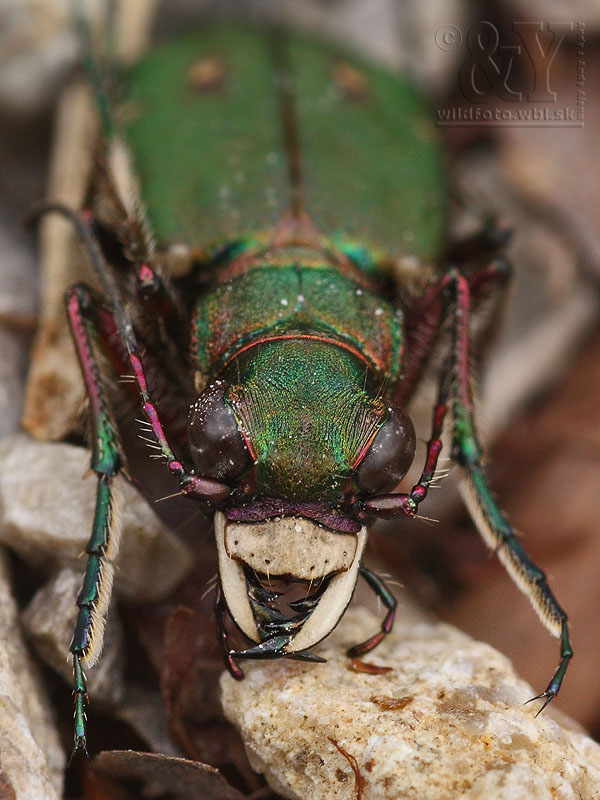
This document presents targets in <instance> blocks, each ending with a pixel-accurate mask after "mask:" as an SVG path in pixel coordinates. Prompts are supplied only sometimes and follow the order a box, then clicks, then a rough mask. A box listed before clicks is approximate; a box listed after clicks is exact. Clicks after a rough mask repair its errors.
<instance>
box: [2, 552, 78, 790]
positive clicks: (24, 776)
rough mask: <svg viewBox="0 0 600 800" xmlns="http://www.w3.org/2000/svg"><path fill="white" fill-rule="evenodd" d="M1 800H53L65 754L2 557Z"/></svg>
mask: <svg viewBox="0 0 600 800" xmlns="http://www.w3.org/2000/svg"><path fill="white" fill-rule="evenodd" d="M0 765H1V768H0V797H3V798H4V797H5V798H7V799H8V798H16V800H54V798H56V799H57V800H58V798H59V797H60V795H61V794H62V779H63V771H64V767H65V754H64V752H63V750H62V748H61V746H60V743H59V739H58V734H57V731H56V728H55V726H54V721H53V719H52V712H51V710H50V706H49V704H48V699H47V697H46V695H45V693H44V690H43V688H42V679H41V676H40V675H39V674H38V671H37V669H36V666H35V664H34V663H33V660H32V658H31V656H30V655H29V653H28V652H27V648H26V647H25V644H24V642H23V638H22V635H21V630H20V628H19V624H18V620H17V608H16V605H15V602H14V600H13V598H12V595H11V587H10V580H9V575H8V569H7V564H6V561H5V555H4V553H3V552H2V551H0Z"/></svg>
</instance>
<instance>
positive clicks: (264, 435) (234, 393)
mask: <svg viewBox="0 0 600 800" xmlns="http://www.w3.org/2000/svg"><path fill="white" fill-rule="evenodd" d="M364 383H365V369H364V367H362V368H361V366H360V365H359V364H358V362H357V361H356V359H355V358H354V357H353V356H352V354H350V353H349V352H348V351H347V350H345V349H342V348H341V347H338V346H336V345H332V344H331V343H329V342H321V341H315V340H313V339H308V338H305V339H283V340H279V341H273V342H269V343H266V344H264V345H262V346H259V347H255V348H253V352H252V356H251V357H250V358H249V359H248V360H247V361H246V364H245V365H244V366H243V368H242V369H241V372H240V375H239V380H238V382H237V383H236V384H235V385H233V386H232V387H231V389H230V390H229V392H228V395H227V402H228V403H229V404H230V405H231V408H232V409H233V411H234V413H235V416H236V418H237V419H238V422H239V425H240V429H241V430H242V432H243V434H244V437H245V439H246V442H247V444H248V447H249V449H250V451H251V453H252V456H253V459H254V463H255V465H256V473H257V474H256V477H257V483H258V488H259V491H260V493H261V494H264V495H266V496H268V497H281V498H285V499H289V500H298V501H303V500H330V501H333V502H335V501H336V500H338V499H339V498H340V496H341V494H342V492H343V490H344V487H345V485H346V484H347V482H348V480H349V479H351V476H352V471H353V467H354V465H355V463H356V461H357V460H358V458H359V456H360V454H361V452H362V450H364V448H365V447H366V446H368V444H369V443H370V442H371V440H372V439H373V437H374V436H375V434H376V432H377V430H378V428H379V427H380V425H381V423H382V420H383V419H384V417H385V414H386V406H385V403H384V402H383V401H382V400H381V399H374V398H372V397H369V395H368V394H367V392H366V391H365V389H364V388H363V387H364Z"/></svg>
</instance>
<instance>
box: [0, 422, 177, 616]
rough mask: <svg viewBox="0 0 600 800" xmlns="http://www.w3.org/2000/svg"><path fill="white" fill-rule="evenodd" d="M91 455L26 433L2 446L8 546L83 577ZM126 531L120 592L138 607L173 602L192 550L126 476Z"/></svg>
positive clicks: (3, 537) (1, 505)
mask: <svg viewBox="0 0 600 800" xmlns="http://www.w3.org/2000/svg"><path fill="white" fill-rule="evenodd" d="M89 465H90V455H89V452H88V451H87V450H85V449H84V448H81V447H74V446H72V445H68V444H49V443H40V442H35V441H33V440H32V439H30V438H29V437H28V436H26V435H24V434H19V435H16V436H12V437H10V438H9V439H5V440H4V441H2V442H0V542H1V543H3V544H5V545H7V546H8V547H10V548H11V549H13V550H15V552H17V553H18V554H19V555H20V556H21V557H22V558H23V559H24V560H25V561H27V562H28V563H30V564H32V565H35V566H37V567H41V568H43V569H46V570H48V571H49V572H53V571H55V570H57V569H60V568H62V567H65V566H69V567H72V568H73V569H75V570H77V571H79V573H80V575H83V571H84V569H85V559H84V558H83V557H82V553H83V552H84V550H85V547H86V544H87V542H88V539H89V536H90V532H91V525H92V519H93V515H94V503H95V494H96V481H95V478H94V476H93V475H89V476H88V477H86V478H85V479H84V477H83V476H84V475H85V473H86V472H88V470H89ZM115 484H116V485H117V486H118V490H119V492H120V493H121V495H122V497H123V503H122V520H123V534H122V538H121V549H120V551H119V556H118V559H117V565H118V568H117V569H116V570H115V590H116V592H117V593H118V594H119V596H120V597H122V598H124V599H127V600H132V601H135V602H153V601H155V600H158V599H160V598H162V597H165V596H166V595H167V594H168V593H169V592H170V591H171V590H172V589H173V588H174V587H175V586H176V585H177V584H178V583H179V581H180V580H181V579H182V578H183V576H184V575H185V573H186V571H187V569H188V568H189V567H190V565H191V554H190V552H189V550H188V548H187V547H186V546H185V545H184V544H183V543H182V542H181V541H180V540H179V539H178V538H177V537H176V536H175V535H174V534H173V533H171V532H170V531H168V530H167V529H166V528H165V527H164V525H163V524H162V523H161V522H160V520H159V519H158V517H157V516H156V515H155V514H154V512H153V511H152V509H151V508H150V506H149V505H148V503H147V502H146V501H145V500H144V498H143V497H142V496H141V495H140V494H139V492H137V490H136V489H134V488H133V487H132V486H131V485H130V484H128V483H127V482H126V481H125V480H124V479H123V478H120V477H119V478H117V479H116V481H115Z"/></svg>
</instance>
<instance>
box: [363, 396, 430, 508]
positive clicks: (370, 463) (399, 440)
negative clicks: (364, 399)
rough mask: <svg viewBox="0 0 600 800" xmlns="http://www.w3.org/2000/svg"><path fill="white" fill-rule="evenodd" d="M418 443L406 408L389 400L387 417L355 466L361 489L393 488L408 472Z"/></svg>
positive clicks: (378, 491) (384, 490)
mask: <svg viewBox="0 0 600 800" xmlns="http://www.w3.org/2000/svg"><path fill="white" fill-rule="evenodd" d="M415 446H416V440H415V429H414V427H413V424H412V421H411V418H410V417H409V416H408V414H407V413H406V411H404V409H402V408H400V407H399V406H396V405H392V404H390V405H389V406H388V415H387V419H386V420H385V422H384V423H383V425H382V426H381V428H380V429H379V430H378V431H377V434H376V436H375V438H374V439H373V442H372V444H371V446H370V448H369V449H368V450H367V452H366V454H365V456H364V458H363V459H362V460H361V461H360V463H359V464H358V467H356V468H355V470H356V481H357V484H358V487H359V489H361V490H362V491H364V492H367V493H369V494H386V493H388V492H391V491H392V490H393V489H394V487H395V486H397V484H398V483H399V482H400V481H401V480H402V478H403V477H404V476H405V475H406V473H407V472H408V470H409V468H410V465H411V464H412V462H413V459H414V457H415Z"/></svg>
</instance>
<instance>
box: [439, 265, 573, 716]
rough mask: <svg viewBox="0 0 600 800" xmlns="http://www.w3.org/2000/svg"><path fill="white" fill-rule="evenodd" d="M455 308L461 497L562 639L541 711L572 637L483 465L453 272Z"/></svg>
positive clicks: (464, 321) (464, 292) (464, 293)
mask: <svg viewBox="0 0 600 800" xmlns="http://www.w3.org/2000/svg"><path fill="white" fill-rule="evenodd" d="M449 293H450V298H451V301H452V302H453V307H454V320H453V346H452V373H453V376H454V382H453V410H454V413H453V416H454V429H453V449H452V456H453V458H454V459H455V460H456V461H457V462H458V463H459V464H460V465H461V466H462V467H463V468H464V470H465V471H466V476H467V480H466V484H465V485H464V487H463V497H464V499H465V503H466V505H467V508H468V509H469V512H470V514H471V516H472V518H473V520H474V522H475V524H476V525H477V528H478V530H479V532H480V534H481V536H482V537H483V539H484V540H485V541H486V542H487V543H488V544H489V545H490V546H491V547H493V548H494V549H495V550H496V552H497V554H498V558H499V559H500V561H501V562H502V564H503V565H504V567H505V568H506V570H507V571H508V573H509V574H510V576H511V577H512V579H513V580H514V581H515V583H516V584H517V586H518V587H519V588H520V589H521V590H522V591H523V592H524V593H525V594H527V596H528V597H529V599H530V601H531V603H532V605H533V607H534V609H535V610H536V611H537V613H538V615H539V617H540V619H541V620H542V622H543V623H544V625H545V626H546V627H547V628H548V630H549V631H550V632H551V633H552V634H553V635H554V636H556V637H559V638H560V661H559V664H558V667H557V668H556V670H555V672H554V675H553V676H552V679H551V680H550V682H549V684H548V686H547V687H546V689H545V691H543V692H542V693H541V694H539V695H537V696H536V697H533V698H531V699H532V700H537V699H540V698H544V703H543V704H542V707H541V708H540V710H539V711H538V714H539V713H540V712H541V711H543V709H544V708H545V707H546V706H547V705H548V703H549V702H550V701H551V700H552V699H553V698H554V697H556V695H557V694H558V691H559V689H560V686H561V683H562V681H563V678H564V676H565V673H566V671H567V667H568V665H569V661H570V659H571V658H572V656H573V650H572V648H571V643H570V641H569V629H568V626H567V615H566V614H565V612H564V611H563V609H562V608H561V607H560V605H559V604H558V602H557V600H556V598H555V597H554V594H553V593H552V590H551V589H550V587H549V586H548V583H547V581H546V575H545V574H544V572H542V570H541V569H539V567H537V566H536V565H535V564H534V563H533V561H532V560H531V559H530V558H529V556H528V555H527V553H526V552H525V550H524V549H523V547H522V546H521V544H520V542H519V541H518V539H517V536H516V534H515V530H514V528H513V526H512V525H511V524H510V522H509V521H508V520H507V518H506V517H505V516H504V514H503V513H502V512H501V511H500V509H499V507H498V504H497V502H496V500H495V499H494V497H493V495H492V492H491V490H490V487H489V484H488V481H487V477H486V475H485V470H484V468H483V464H482V458H483V453H482V449H481V446H480V444H479V440H478V437H477V433H476V428H475V422H474V415H473V403H472V398H471V390H470V382H469V369H468V362H469V338H468V336H469V333H468V331H469V308H470V293H469V286H468V283H467V281H466V280H465V278H463V277H462V276H460V275H455V279H454V280H453V281H452V283H451V284H450V286H449Z"/></svg>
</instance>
